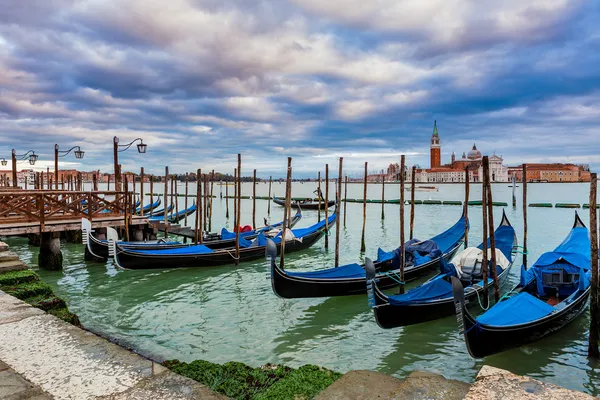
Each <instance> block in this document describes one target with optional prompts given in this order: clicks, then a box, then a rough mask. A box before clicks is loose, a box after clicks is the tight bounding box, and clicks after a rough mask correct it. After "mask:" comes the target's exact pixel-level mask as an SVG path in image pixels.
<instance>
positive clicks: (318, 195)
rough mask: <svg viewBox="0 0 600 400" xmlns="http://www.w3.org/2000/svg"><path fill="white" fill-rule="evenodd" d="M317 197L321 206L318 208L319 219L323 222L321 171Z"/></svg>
mask: <svg viewBox="0 0 600 400" xmlns="http://www.w3.org/2000/svg"><path fill="white" fill-rule="evenodd" d="M317 197H318V201H319V205H318V206H317V210H318V211H317V219H318V220H319V221H320V220H321V171H319V186H318V187H317Z"/></svg>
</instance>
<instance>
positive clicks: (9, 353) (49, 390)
mask: <svg viewBox="0 0 600 400" xmlns="http://www.w3.org/2000/svg"><path fill="white" fill-rule="evenodd" d="M0 338H2V340H0V360H1V361H2V362H0V398H1V399H10V400H17V399H19V400H21V399H30V400H34V399H35V400H38V399H39V400H42V399H107V400H108V399H110V400H126V399H157V400H161V399H169V400H170V399H174V400H177V399H181V400H187V399H211V400H212V399H224V398H225V397H224V396H221V395H219V394H217V393H214V392H213V391H211V390H210V389H209V388H207V387H205V386H203V385H201V384H199V383H197V382H195V381H193V380H191V379H187V378H184V377H182V376H179V375H177V374H174V373H172V372H170V371H169V370H167V369H166V368H164V367H162V366H161V365H160V364H157V363H154V362H152V361H150V360H148V359H146V358H144V357H141V356H139V355H137V354H134V353H132V352H130V351H128V350H125V349H124V348H122V347H120V346H118V345H116V344H113V343H110V342H109V341H107V340H106V339H103V338H101V337H99V336H96V335H94V334H93V333H90V332H87V331H85V330H82V329H80V328H77V327H75V326H73V325H70V324H68V323H66V322H64V321H62V320H60V319H58V318H56V317H54V316H52V315H49V314H46V313H45V312H43V311H41V310H39V309H36V308H33V307H31V306H30V305H28V304H27V303H24V302H22V301H20V300H18V299H16V298H14V297H12V296H9V295H7V294H6V293H4V292H2V291H0Z"/></svg>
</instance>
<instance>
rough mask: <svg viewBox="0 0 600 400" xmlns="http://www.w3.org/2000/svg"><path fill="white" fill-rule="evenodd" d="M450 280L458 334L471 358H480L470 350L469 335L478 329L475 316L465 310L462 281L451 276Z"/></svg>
mask: <svg viewBox="0 0 600 400" xmlns="http://www.w3.org/2000/svg"><path fill="white" fill-rule="evenodd" d="M451 282H452V294H453V296H454V308H455V312H456V322H458V330H459V332H460V334H462V335H463V336H464V338H465V345H466V346H467V350H468V351H469V354H470V355H471V357H473V358H481V357H479V356H478V355H477V354H475V353H474V352H473V350H472V346H471V337H472V333H476V332H473V329H478V328H477V327H476V325H477V321H475V318H473V316H471V314H470V313H469V311H468V310H467V307H466V303H465V290H464V288H463V285H462V283H461V282H460V280H459V279H458V278H456V277H454V276H453V277H452V278H451Z"/></svg>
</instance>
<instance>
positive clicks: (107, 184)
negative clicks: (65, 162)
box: [61, 174, 116, 192]
mask: <svg viewBox="0 0 600 400" xmlns="http://www.w3.org/2000/svg"><path fill="white" fill-rule="evenodd" d="M61 182H62V190H65V176H64V175H63V177H62V181H61ZM106 190H108V191H110V174H108V178H107V179H106ZM115 192H116V190H115Z"/></svg>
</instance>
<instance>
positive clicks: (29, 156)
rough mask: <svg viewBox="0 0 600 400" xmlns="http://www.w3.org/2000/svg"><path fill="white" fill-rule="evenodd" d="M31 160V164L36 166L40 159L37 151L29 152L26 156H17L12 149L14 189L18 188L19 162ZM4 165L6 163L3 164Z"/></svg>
mask: <svg viewBox="0 0 600 400" xmlns="http://www.w3.org/2000/svg"><path fill="white" fill-rule="evenodd" d="M25 159H29V164H31V165H34V164H35V162H36V161H37V159H38V156H37V154H35V151H33V150H29V151H28V152H27V153H25V154H17V152H16V151H15V149H12V178H13V187H14V188H16V187H17V161H21V160H25ZM3 164H4V163H3Z"/></svg>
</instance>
